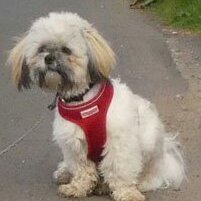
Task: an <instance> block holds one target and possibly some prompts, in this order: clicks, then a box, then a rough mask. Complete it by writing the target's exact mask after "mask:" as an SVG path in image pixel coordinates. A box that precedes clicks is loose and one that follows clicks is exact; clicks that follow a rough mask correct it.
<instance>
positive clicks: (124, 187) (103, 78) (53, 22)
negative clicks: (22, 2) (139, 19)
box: [9, 12, 184, 201]
mask: <svg viewBox="0 0 201 201" xmlns="http://www.w3.org/2000/svg"><path fill="white" fill-rule="evenodd" d="M9 63H10V65H11V66H12V69H13V70H12V77H13V80H14V82H15V84H16V85H17V86H18V89H22V88H25V89H26V88H30V87H31V85H32V84H36V85H38V86H39V87H40V88H42V89H50V90H52V91H55V93H56V92H57V107H56V114H55V120H54V124H53V136H54V140H56V141H57V143H58V145H59V146H60V148H61V150H62V153H63V161H62V162H61V163H60V164H59V166H58V169H57V170H56V171H55V172H54V174H53V176H54V178H55V179H56V180H57V182H58V183H59V184H60V186H59V192H60V193H61V194H62V195H64V196H73V197H83V196H86V195H88V194H90V193H92V192H93V190H94V189H95V187H96V186H97V184H98V182H99V181H102V182H103V183H106V184H107V185H108V187H109V189H110V192H111V195H112V197H113V198H114V199H115V200H116V201H142V200H144V199H145V198H144V195H143V194H142V193H141V192H145V191H150V190H156V189H158V188H166V187H174V188H177V187H179V185H180V184H181V182H182V179H183V177H184V166H183V160H182V156H181V154H180V153H179V149H178V144H177V143H176V142H175V141H174V139H173V138H171V137H168V136H167V133H166V132H165V130H164V127H163V125H162V123H161V121H160V119H159V117H158V113H157V111H156V109H155V107H154V105H153V104H151V103H150V102H149V101H147V100H145V99H143V98H141V97H140V96H138V95H135V94H133V93H132V92H131V90H130V89H129V88H128V87H127V86H126V84H122V83H120V81H118V80H111V79H109V74H110V71H111V69H112V67H113V66H114V65H115V55H114V53H113V51H112V50H111V48H110V47H109V45H108V44H107V42H106V41H105V40H104V39H103V38H102V36H101V35H100V34H99V33H98V32H97V30H96V29H95V28H93V27H92V25H91V24H89V23H88V22H87V21H86V20H84V19H82V18H81V17H79V16H78V15H77V14H73V13H67V12H66V13H50V14H49V15H48V16H47V17H41V18H39V19H37V20H36V21H35V22H34V23H33V25H32V26H31V28H30V30H29V31H28V32H27V33H26V34H25V35H24V36H23V37H22V38H21V39H20V40H19V41H18V43H17V44H16V46H15V47H14V48H13V49H12V51H11V53H10V56H9ZM103 94H104V95H103ZM100 102H101V103H100ZM99 103H100V105H99ZM74 111H75V112H77V113H76V114H74ZM71 113H72V114H71ZM76 115H77V116H76ZM75 116H76V117H75ZM78 116H79V117H78ZM76 118H77V119H76Z"/></svg>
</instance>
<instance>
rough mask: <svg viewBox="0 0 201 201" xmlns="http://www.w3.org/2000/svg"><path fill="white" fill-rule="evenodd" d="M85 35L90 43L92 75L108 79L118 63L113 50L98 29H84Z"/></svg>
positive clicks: (90, 68)
mask: <svg viewBox="0 0 201 201" xmlns="http://www.w3.org/2000/svg"><path fill="white" fill-rule="evenodd" d="M84 35H85V39H86V42H87V45H88V56H89V64H88V67H89V72H90V73H91V74H93V75H92V76H91V77H92V78H98V77H100V76H101V77H103V78H106V79H107V78H108V77H109V74H110V72H111V69H112V68H113V67H114V65H115V64H116V58H115V54H114V52H113V50H112V49H111V48H110V46H109V45H108V43H107V42H106V41H105V40H104V38H103V37H102V36H101V35H100V34H99V33H98V31H97V30H96V29H94V28H90V29H87V30H84Z"/></svg>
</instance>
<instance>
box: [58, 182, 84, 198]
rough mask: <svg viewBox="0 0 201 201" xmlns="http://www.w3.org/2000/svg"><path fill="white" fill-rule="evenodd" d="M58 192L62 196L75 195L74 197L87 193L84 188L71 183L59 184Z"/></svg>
mask: <svg viewBox="0 0 201 201" xmlns="http://www.w3.org/2000/svg"><path fill="white" fill-rule="evenodd" d="M58 193H59V195H61V196H62V197H75V198H80V197H86V195H87V191H86V190H85V188H81V187H79V186H76V185H72V184H66V185H60V186H59V189H58Z"/></svg>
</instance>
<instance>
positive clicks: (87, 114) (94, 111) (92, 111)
mask: <svg viewBox="0 0 201 201" xmlns="http://www.w3.org/2000/svg"><path fill="white" fill-rule="evenodd" d="M98 112H99V109H98V106H97V105H95V106H93V107H91V108H89V109H87V110H83V111H81V112H80V113H81V117H82V118H83V119H85V118H87V117H90V116H92V115H94V114H97V113H98Z"/></svg>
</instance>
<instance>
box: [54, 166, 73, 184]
mask: <svg viewBox="0 0 201 201" xmlns="http://www.w3.org/2000/svg"><path fill="white" fill-rule="evenodd" d="M52 177H53V181H54V182H55V183H56V184H68V183H70V180H71V177H72V176H71V174H70V173H69V172H67V171H65V172H64V171H60V170H59V169H58V170H56V171H54V173H53V175H52Z"/></svg>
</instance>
